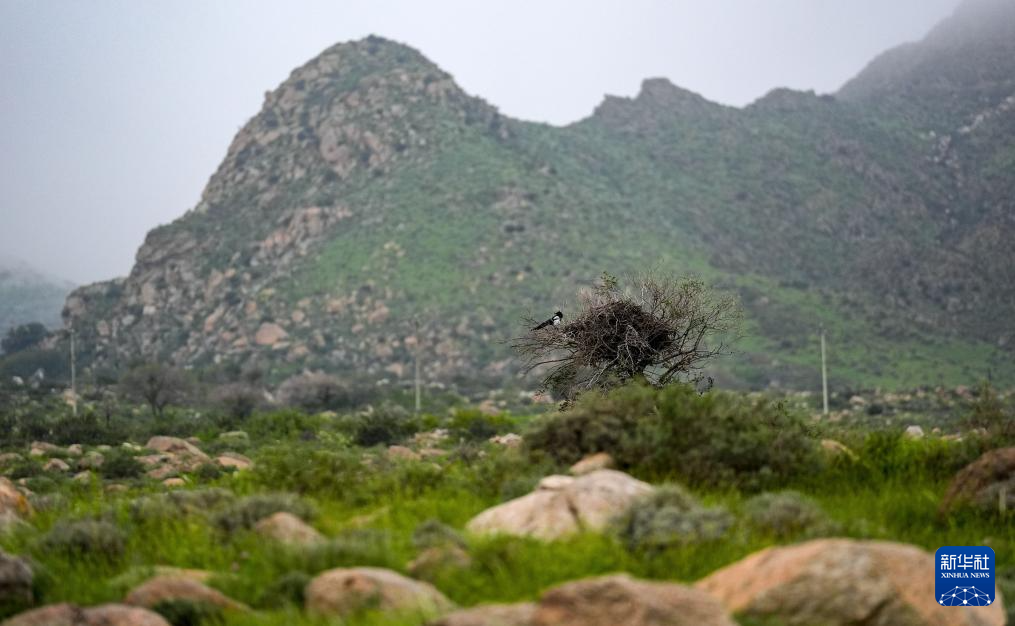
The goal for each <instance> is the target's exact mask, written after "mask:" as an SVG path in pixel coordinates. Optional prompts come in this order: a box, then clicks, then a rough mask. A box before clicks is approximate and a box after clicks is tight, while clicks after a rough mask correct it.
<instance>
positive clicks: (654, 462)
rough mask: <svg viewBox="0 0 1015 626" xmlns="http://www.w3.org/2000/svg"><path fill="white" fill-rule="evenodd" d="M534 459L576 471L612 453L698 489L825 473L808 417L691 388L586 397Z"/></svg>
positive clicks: (536, 437)
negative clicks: (579, 464) (595, 456)
mask: <svg viewBox="0 0 1015 626" xmlns="http://www.w3.org/2000/svg"><path fill="white" fill-rule="evenodd" d="M525 440H526V447H527V449H529V450H530V451H531V452H532V453H533V454H534V455H535V456H539V455H543V454H545V455H549V456H550V457H551V458H553V459H554V460H556V461H557V462H558V463H562V464H569V463H573V462H575V461H577V460H579V459H580V458H582V457H583V456H585V455H586V454H589V453H592V452H609V453H610V454H611V455H612V456H613V458H614V459H616V461H617V463H618V464H619V466H620V467H621V468H623V469H629V468H635V469H638V470H640V471H642V472H645V473H647V474H650V475H654V476H660V477H666V476H673V475H678V476H680V477H681V478H683V479H684V480H686V481H689V482H691V483H695V484H705V485H721V484H736V485H738V486H739V487H741V488H744V489H759V488H763V487H765V486H767V485H771V484H773V483H775V484H778V483H779V482H781V481H785V480H787V479H790V478H793V477H795V476H799V475H800V474H805V473H813V472H814V471H816V470H817V469H819V468H820V467H821V456H820V455H819V454H818V445H817V441H816V439H815V437H814V436H813V434H812V433H810V432H809V431H808V429H807V426H806V422H805V420H804V417H803V416H802V415H799V414H796V413H790V412H789V411H787V410H786V409H785V408H784V407H783V406H782V405H781V404H776V403H773V402H771V401H769V400H767V399H764V398H757V399H752V398H750V397H746V396H743V395H740V394H734V393H729V392H721V391H710V392H707V393H703V394H699V393H698V392H697V391H696V390H695V389H694V388H693V387H691V386H689V385H670V386H668V387H665V388H663V389H654V388H652V387H648V386H645V385H628V386H626V387H624V388H621V389H618V390H616V391H614V392H612V393H610V394H609V395H606V396H602V395H596V394H589V395H586V397H585V398H583V399H582V400H581V401H579V402H578V403H577V404H576V406H575V407H574V408H573V409H572V410H570V411H568V412H566V413H562V414H557V415H554V416H551V417H549V418H547V419H546V420H543V421H542V422H540V423H539V424H538V425H537V426H536V427H535V428H534V429H532V430H531V431H529V432H528V433H527V434H526V437H525Z"/></svg>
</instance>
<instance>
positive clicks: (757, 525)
mask: <svg viewBox="0 0 1015 626" xmlns="http://www.w3.org/2000/svg"><path fill="white" fill-rule="evenodd" d="M744 517H745V518H746V521H747V523H748V525H750V526H751V527H752V528H753V529H754V530H757V531H760V532H763V533H768V534H771V535H773V536H775V537H778V538H780V539H785V538H787V537H790V536H792V535H796V534H799V533H809V532H818V531H821V530H822V529H828V528H829V525H830V522H829V520H828V516H827V515H825V512H824V511H822V510H821V507H820V506H818V504H817V503H816V502H814V500H812V499H810V498H808V497H806V496H804V495H803V494H800V493H798V492H796V491H780V492H776V493H762V494H758V495H756V496H754V497H752V498H749V499H748V500H747V501H746V502H745V503H744Z"/></svg>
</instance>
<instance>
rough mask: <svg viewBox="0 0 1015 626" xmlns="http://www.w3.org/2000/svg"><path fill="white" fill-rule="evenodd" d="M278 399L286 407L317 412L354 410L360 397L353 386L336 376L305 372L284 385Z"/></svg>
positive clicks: (279, 391) (280, 387)
mask: <svg viewBox="0 0 1015 626" xmlns="http://www.w3.org/2000/svg"><path fill="white" fill-rule="evenodd" d="M278 398H279V402H281V403H282V404H283V405H285V406H288V407H293V408H298V409H302V410H304V411H311V412H316V411H338V410H343V409H349V408H353V407H354V406H355V405H356V404H357V401H358V399H359V396H358V394H357V393H356V391H355V389H354V388H353V387H352V386H351V385H348V384H346V383H344V382H343V381H341V380H339V379H338V378H336V377H335V376H331V375H329V374H324V373H322V372H305V373H303V374H298V375H296V376H293V377H292V378H289V379H287V380H286V381H285V382H284V383H282V385H281V386H279V388H278Z"/></svg>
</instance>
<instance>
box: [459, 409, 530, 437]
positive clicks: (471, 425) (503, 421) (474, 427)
mask: <svg viewBox="0 0 1015 626" xmlns="http://www.w3.org/2000/svg"><path fill="white" fill-rule="evenodd" d="M513 426H514V422H512V421H511V419H510V418H509V417H506V416H504V415H487V414H485V413H483V412H482V411H480V410H479V409H457V410H455V412H454V414H453V415H452V416H451V419H450V420H449V421H448V424H447V428H448V431H449V434H450V435H451V438H452V439H453V440H464V441H486V440H487V439H489V438H490V437H493V436H494V435H499V434H501V433H506V432H509V431H510V430H511V429H512V427H513Z"/></svg>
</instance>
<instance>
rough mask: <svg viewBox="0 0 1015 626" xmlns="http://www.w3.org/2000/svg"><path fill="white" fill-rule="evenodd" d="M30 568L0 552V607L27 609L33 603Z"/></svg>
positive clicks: (22, 561)
mask: <svg viewBox="0 0 1015 626" xmlns="http://www.w3.org/2000/svg"><path fill="white" fill-rule="evenodd" d="M34 577H35V576H34V574H33V572H32V568H31V566H29V565H28V563H27V562H26V561H25V560H24V559H21V558H19V557H16V556H12V555H10V554H6V553H4V552H3V551H0V607H6V608H18V607H29V606H31V605H32V602H33V601H34V599H35V598H34V594H33V592H32V581H33V580H34Z"/></svg>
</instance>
